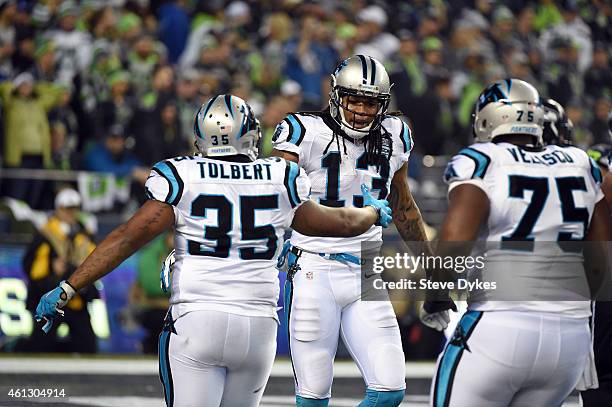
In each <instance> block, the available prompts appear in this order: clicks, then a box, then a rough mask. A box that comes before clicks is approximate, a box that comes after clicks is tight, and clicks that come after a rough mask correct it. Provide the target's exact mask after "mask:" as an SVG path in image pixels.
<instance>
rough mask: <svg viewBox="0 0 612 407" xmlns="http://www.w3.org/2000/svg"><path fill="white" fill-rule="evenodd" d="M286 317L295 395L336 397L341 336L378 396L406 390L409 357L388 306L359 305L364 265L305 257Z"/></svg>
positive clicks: (288, 296)
mask: <svg viewBox="0 0 612 407" xmlns="http://www.w3.org/2000/svg"><path fill="white" fill-rule="evenodd" d="M298 264H299V266H300V270H299V271H298V272H297V273H296V275H295V276H294V279H293V283H292V284H291V283H288V284H287V285H286V286H285V312H288V313H289V314H288V320H289V327H288V328H289V329H288V330H289V345H290V352H291V359H292V363H293V367H294V371H295V388H296V394H297V395H298V396H301V397H305V398H310V399H326V398H329V397H331V386H332V378H333V362H334V357H335V356H336V350H337V348H338V337H339V336H340V335H341V336H342V339H343V341H344V343H345V344H346V347H347V349H348V351H349V352H350V354H351V356H352V358H353V360H354V361H355V362H356V363H357V366H358V368H359V370H360V372H361V374H362V376H363V378H364V380H365V382H366V385H367V388H368V389H370V390H377V391H397V390H404V389H405V388H406V382H405V376H406V372H405V370H406V369H405V363H404V352H403V350H402V343H401V337H400V332H399V327H398V323H397V320H396V317H395V313H394V311H393V307H392V306H391V303H390V302H389V301H361V300H360V290H361V285H360V266H359V265H354V264H350V263H348V264H347V263H342V262H339V261H334V260H326V259H323V258H321V257H319V256H317V255H312V254H309V253H303V254H302V256H301V258H300V259H299V260H298Z"/></svg>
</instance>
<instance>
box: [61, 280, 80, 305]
mask: <svg viewBox="0 0 612 407" xmlns="http://www.w3.org/2000/svg"><path fill="white" fill-rule="evenodd" d="M59 286H60V288H61V289H62V290H64V292H65V293H66V297H67V298H66V300H65V301H66V302H68V301H70V299H71V298H72V297H74V295H75V294H76V291H75V290H74V288H72V286H71V285H70V284H68V283H67V282H66V281H62V282H61V283H60V285H59Z"/></svg>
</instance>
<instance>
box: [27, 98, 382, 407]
mask: <svg viewBox="0 0 612 407" xmlns="http://www.w3.org/2000/svg"><path fill="white" fill-rule="evenodd" d="M194 131H195V138H196V146H197V148H198V150H199V151H200V153H201V156H185V157H177V158H173V159H168V160H165V161H162V162H159V163H157V164H156V165H155V166H154V167H153V169H152V171H151V174H150V175H149V178H148V180H147V182H146V191H147V194H148V197H149V198H150V199H149V200H148V201H147V202H146V203H145V204H144V205H143V206H142V207H141V208H140V209H139V210H138V211H137V212H136V214H135V215H134V216H133V217H132V218H131V219H130V220H128V221H127V222H126V223H125V224H123V225H121V226H119V227H118V228H117V229H115V230H114V231H113V232H111V234H110V235H108V236H107V237H106V239H104V241H103V242H102V243H101V244H100V245H99V246H98V247H97V249H96V250H95V251H94V252H93V253H92V254H91V255H90V256H89V257H88V258H87V259H86V260H85V262H84V263H83V264H82V265H81V266H80V267H79V268H78V269H77V270H76V272H75V273H74V274H73V275H72V276H71V277H70V278H69V279H68V280H67V281H63V282H61V284H60V286H59V287H58V288H56V289H54V290H52V291H50V292H48V293H47V294H45V295H44V296H43V297H42V298H41V300H40V303H39V305H38V308H37V310H36V317H37V318H38V319H39V320H40V319H43V318H44V319H46V320H47V321H48V322H47V324H46V325H45V327H44V328H45V329H48V328H49V327H50V326H51V325H52V324H53V321H54V319H55V318H57V317H58V315H60V314H61V313H62V311H61V308H62V307H63V306H64V305H65V304H66V302H67V301H68V300H70V298H71V297H72V296H73V295H74V294H75V293H76V292H77V291H79V290H80V289H81V288H83V287H85V286H87V285H89V284H91V283H93V282H94V281H95V280H97V279H99V278H100V277H102V276H103V275H105V274H106V273H109V272H110V271H111V270H113V269H114V268H115V267H117V266H118V265H119V264H120V263H121V262H122V261H123V260H125V259H126V258H128V257H129V256H130V255H131V254H132V253H134V252H135V251H136V250H138V249H139V248H140V247H142V245H144V244H145V243H147V242H148V241H150V240H151V239H153V238H154V237H155V236H157V235H158V234H160V233H161V232H162V231H164V230H167V229H169V228H170V227H172V226H174V228H175V236H174V247H175V260H176V262H175V264H174V267H173V269H174V276H173V279H172V297H171V299H170V304H171V307H170V310H169V312H168V316H167V318H166V322H165V325H164V327H163V331H162V333H161V335H160V341H159V372H160V378H161V381H162V383H163V386H164V393H165V400H166V405H167V406H169V407H170V406H174V407H182V406H194V405H197V406H236V407H244V406H256V405H258V404H259V401H260V400H261V397H262V394H263V391H264V387H265V385H266V382H267V380H268V376H269V374H270V370H271V368H272V363H273V360H274V355H275V351H276V329H277V324H278V320H277V313H276V304H277V299H278V279H277V275H278V272H277V271H276V269H275V259H276V257H277V256H278V254H279V252H280V250H281V247H282V239H283V234H284V232H285V229H286V228H287V227H289V226H291V227H292V228H293V229H294V230H298V231H300V233H302V234H304V235H305V236H306V235H319V236H355V235H359V234H361V233H364V232H366V231H367V230H369V229H370V227H371V226H372V225H373V224H374V223H375V222H380V223H381V224H383V225H388V224H389V222H390V221H391V218H390V210H389V208H388V206H387V202H386V201H382V200H375V199H373V198H372V196H371V195H370V194H369V192H368V191H367V188H365V187H364V190H363V198H364V205H365V206H364V208H362V209H358V208H328V207H325V206H322V205H319V204H317V203H315V202H314V201H312V200H310V199H309V198H310V181H309V179H308V177H307V176H306V174H305V173H304V171H303V170H300V169H299V168H298V166H297V165H296V164H295V163H292V162H288V161H285V160H282V159H280V158H270V159H264V160H257V159H256V157H257V147H256V146H257V142H258V141H259V138H260V128H259V122H258V121H257V119H256V118H255V116H254V115H253V113H252V111H251V108H250V107H249V106H248V105H247V104H246V103H245V102H244V101H243V100H242V99H240V98H238V97H236V96H232V95H219V96H216V97H214V98H212V99H211V100H210V101H209V102H208V103H207V104H205V105H203V106H202V107H201V108H200V110H199V111H198V113H197V115H196V118H195V123H194Z"/></svg>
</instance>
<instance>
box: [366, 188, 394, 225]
mask: <svg viewBox="0 0 612 407" xmlns="http://www.w3.org/2000/svg"><path fill="white" fill-rule="evenodd" d="M361 193H362V194H363V206H364V207H365V206H371V207H372V208H374V209H376V212H378V223H380V225H381V226H382V227H384V228H386V227H387V226H389V224H390V223H391V221H392V220H393V218H392V217H391V208H390V207H389V201H387V200H386V199H374V197H373V196H372V195H370V191H369V190H368V187H366V186H365V184H361Z"/></svg>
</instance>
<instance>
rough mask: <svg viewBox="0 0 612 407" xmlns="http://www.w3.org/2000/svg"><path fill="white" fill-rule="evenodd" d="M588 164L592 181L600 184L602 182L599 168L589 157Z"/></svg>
mask: <svg viewBox="0 0 612 407" xmlns="http://www.w3.org/2000/svg"><path fill="white" fill-rule="evenodd" d="M589 163H590V164H591V175H592V176H593V179H594V180H595V182H597V183H598V184H601V182H602V181H603V175H602V174H601V168H599V165H597V163H596V162H595V160H593V159H592V158H591V157H589Z"/></svg>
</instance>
